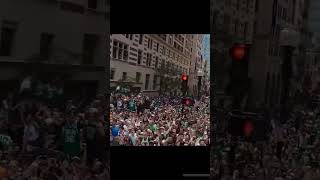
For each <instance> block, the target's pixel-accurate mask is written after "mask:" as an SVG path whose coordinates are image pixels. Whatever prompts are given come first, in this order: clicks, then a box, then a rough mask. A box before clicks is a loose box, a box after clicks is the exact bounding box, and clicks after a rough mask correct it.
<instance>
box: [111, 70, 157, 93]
mask: <svg viewBox="0 0 320 180" xmlns="http://www.w3.org/2000/svg"><path fill="white" fill-rule="evenodd" d="M115 73H116V69H114V68H112V69H111V71H110V79H111V80H115ZM127 74H128V73H127V72H122V77H121V80H123V81H126V80H128V75H127ZM141 77H142V74H141V72H136V77H135V82H136V83H141ZM158 79H159V76H158V75H154V76H153V85H152V90H156V88H157V85H158V83H157V82H158ZM149 85H150V74H146V76H145V82H144V86H145V87H144V89H145V90H150V89H149Z"/></svg>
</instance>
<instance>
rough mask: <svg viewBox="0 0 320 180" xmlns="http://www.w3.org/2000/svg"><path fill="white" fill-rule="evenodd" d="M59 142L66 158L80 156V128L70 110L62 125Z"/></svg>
mask: <svg viewBox="0 0 320 180" xmlns="http://www.w3.org/2000/svg"><path fill="white" fill-rule="evenodd" d="M61 142H62V149H63V152H64V153H65V154H66V155H67V157H68V158H72V157H75V156H77V157H80V145H81V144H80V130H79V127H78V124H77V123H76V121H75V114H74V112H70V114H69V115H68V116H67V117H66V123H65V125H64V126H63V127H62V133H61Z"/></svg>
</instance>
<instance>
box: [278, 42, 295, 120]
mask: <svg viewBox="0 0 320 180" xmlns="http://www.w3.org/2000/svg"><path fill="white" fill-rule="evenodd" d="M283 50H284V57H283V58H284V59H283V63H282V84H283V88H282V92H281V114H280V120H281V121H282V122H283V123H284V122H286V121H287V119H288V116H287V113H288V106H287V101H288V95H289V92H288V91H289V86H290V78H291V68H292V67H291V58H292V50H293V47H290V46H284V47H283Z"/></svg>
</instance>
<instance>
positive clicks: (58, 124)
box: [0, 77, 109, 180]
mask: <svg viewBox="0 0 320 180" xmlns="http://www.w3.org/2000/svg"><path fill="white" fill-rule="evenodd" d="M34 82H35V81H34V80H33V79H32V78H31V77H27V78H26V79H25V80H24V81H23V82H22V83H21V87H20V90H16V91H12V92H9V94H8V96H6V97H4V98H3V99H1V104H0V150H1V151H0V179H10V180H11V179H12V180H13V179H14V180H25V179H32V180H34V179H37V180H39V179H43V180H49V179H57V180H60V179H65V180H67V179H70V180H76V179H77V180H89V179H90V180H91V179H97V180H98V179H101V180H102V179H109V175H108V174H109V166H108V163H107V160H108V154H107V146H108V143H107V142H108V139H107V130H106V129H107V125H106V124H107V119H105V113H104V112H106V111H105V109H104V108H105V107H106V96H104V95H97V96H96V98H95V99H93V100H86V101H82V100H83V99H81V98H80V99H68V98H66V97H64V96H63V90H62V89H59V88H55V87H54V86H50V84H49V83H41V82H37V83H34ZM53 99H55V100H58V101H51V100H53ZM97 147H99V148H97Z"/></svg>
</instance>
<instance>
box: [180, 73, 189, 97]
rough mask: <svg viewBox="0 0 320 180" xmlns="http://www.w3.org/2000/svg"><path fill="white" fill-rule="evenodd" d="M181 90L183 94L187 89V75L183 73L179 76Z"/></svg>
mask: <svg viewBox="0 0 320 180" xmlns="http://www.w3.org/2000/svg"><path fill="white" fill-rule="evenodd" d="M181 90H182V92H183V93H184V94H185V93H186V92H187V91H188V76H187V75H185V74H183V75H182V76H181Z"/></svg>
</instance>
